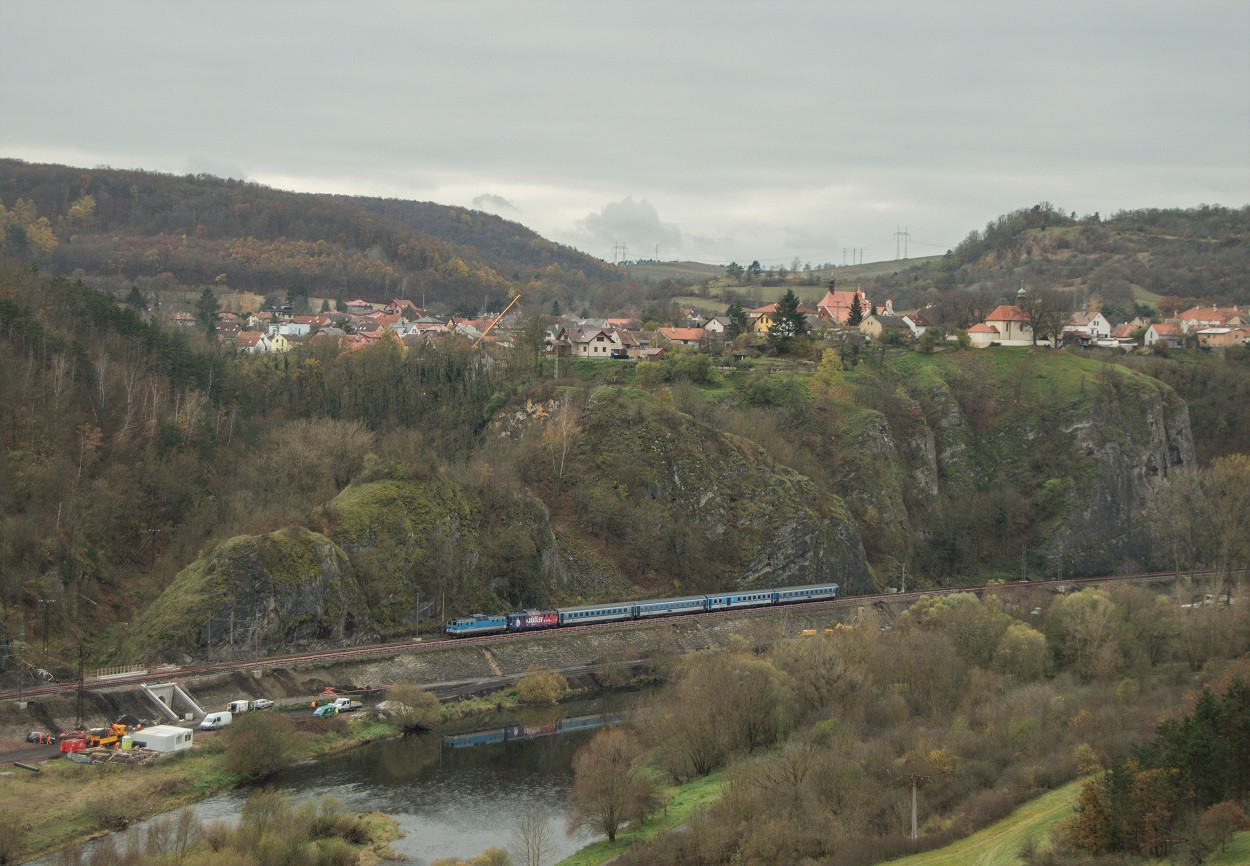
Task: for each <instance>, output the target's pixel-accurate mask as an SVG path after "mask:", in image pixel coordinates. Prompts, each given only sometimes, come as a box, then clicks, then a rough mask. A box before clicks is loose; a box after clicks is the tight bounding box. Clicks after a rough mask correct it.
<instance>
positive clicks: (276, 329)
mask: <svg viewBox="0 0 1250 866" xmlns="http://www.w3.org/2000/svg"><path fill="white" fill-rule="evenodd" d="M311 332H312V323H311V322H282V323H280V324H277V325H270V326H269V336H271V337H272V336H273V335H274V334H281V335H282V336H284V337H307V336H308V335H309V334H310V333H311Z"/></svg>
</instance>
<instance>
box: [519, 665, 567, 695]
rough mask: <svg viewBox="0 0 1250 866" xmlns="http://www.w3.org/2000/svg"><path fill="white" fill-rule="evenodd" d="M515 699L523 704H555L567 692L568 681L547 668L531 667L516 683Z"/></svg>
mask: <svg viewBox="0 0 1250 866" xmlns="http://www.w3.org/2000/svg"><path fill="white" fill-rule="evenodd" d="M516 693H517V700H519V701H520V702H521V703H523V704H555V703H559V702H560V699H561V698H563V697H564V696H565V695H567V694H568V693H569V682H568V680H566V679H565V678H564V677H562V676H561V675H560V674H558V673H557V672H555V671H553V670H551V669H549V668H543V669H532V670H530V671H529V673H527V674H526V675H525V676H523V677H521V679H520V680H518V681H517V684H516Z"/></svg>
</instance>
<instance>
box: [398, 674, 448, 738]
mask: <svg viewBox="0 0 1250 866" xmlns="http://www.w3.org/2000/svg"><path fill="white" fill-rule="evenodd" d="M386 702H387V709H388V711H389V713H390V720H391V721H392V722H394V723H395V724H396V725H398V726H399V727H401V728H403V729H404V730H405V731H416V730H428V729H430V728H432V727H434V726H435V725H437V724H438V723H439V722H440V721H442V718H443V712H442V707H441V705H440V704H439V702H438V698H437V697H435V696H434V695H432V694H430V693H429V692H427V691H426V690H425V689H423V688H421V687H420V686H418V685H416V684H415V683H396V684H395V685H393V686H391V687H390V689H389V690H387V693H386Z"/></svg>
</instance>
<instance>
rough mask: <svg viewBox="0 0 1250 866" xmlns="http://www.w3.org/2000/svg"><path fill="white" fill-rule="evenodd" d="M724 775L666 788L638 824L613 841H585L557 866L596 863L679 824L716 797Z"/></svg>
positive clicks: (723, 773)
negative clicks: (657, 806) (658, 804)
mask: <svg viewBox="0 0 1250 866" xmlns="http://www.w3.org/2000/svg"><path fill="white" fill-rule="evenodd" d="M725 778H726V774H725V771H721V772H719V773H713V774H711V775H710V776H701V777H700V778H698V779H692V780H690V781H689V782H686V783H685V784H684V785H675V786H672V787H670V788H667V789H666V790H665V791H664V792H663V794H662V797H663V799H664V806H663V807H661V808H660V809H657V810H656V811H655V812H652V813H651V814H650V815H649V816H647V818H646V819H645V820H644V821H643V822H642V823H641V824H639V825H638V826H636V827H628V828H626V829H624V830H622V831H621V832H619V833H617V834H616V839H615V840H614V841H611V842H609V841H608V840H607V839H600V840H599V841H598V842H595V843H594V844H591V845H587V846H586V847H585V848H583V849H581V850H580V851H578V852H577V853H576V854H573V855H572V856H570V857H565V858H564V859H563V860H561V861H560V862H559V864H557V866H599V864H602V863H607V862H608V861H609V860H611V859H613V858H614V857H618V856H620V855H621V854H624V853H625V852H626V851H628V850H629V849H630V848H632V847H633V846H634V845H636V844H638V843H639V842H646V841H647V840H649V839H654V838H655V837H656V836H658V835H660V834H661V833H667V832H668V831H669V830H674V829H676V828H677V827H680V826H681V825H682V824H684V823H686V821H687V820H688V819H689V818H690V817H691V815H693V814H694V813H695V811H697V810H699V809H702V808H704V807H706V806H708V805H711V804H712V803H713V802H715V801H716V800H718V799H720V795H721V790H722V788H723V787H724V785H725Z"/></svg>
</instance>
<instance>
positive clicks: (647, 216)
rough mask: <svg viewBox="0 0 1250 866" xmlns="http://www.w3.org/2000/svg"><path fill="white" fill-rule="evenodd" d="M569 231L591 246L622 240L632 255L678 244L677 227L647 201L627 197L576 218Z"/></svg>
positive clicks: (603, 245)
mask: <svg viewBox="0 0 1250 866" xmlns="http://www.w3.org/2000/svg"><path fill="white" fill-rule="evenodd" d="M573 235H574V236H580V237H583V238H585V241H586V243H587V244H589V248H590V249H592V250H598V249H603V248H606V247H611V246H613V245H615V244H624V245H625V246H627V247H629V248H630V255H631V257H633V258H650V257H651V255H653V254H654V250H655V248H656V246H659V247H661V248H663V249H667V250H672V249H678V248H680V247H681V246H682V234H681V229H679V228H678V227H677V226H675V225H673V224H672V223H666V222H664V221H662V220H661V219H660V214H659V212H658V211H657V210H656V209H655V207H654V205H652V204H651V202H649V201H647V200H646V199H641V200H639V201H634V199H633V198H629V197H627V198H624V199H622V200H621V201H618V202H609V203H608V204H605V205H604V206H603V209H602V210H600V211H598V212H597V213H590V214H587V215H586V216H585V218H584V219H580V220H578V221H577V226H576V227H575V228H574V230H573Z"/></svg>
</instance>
